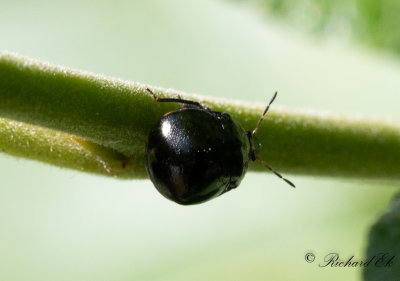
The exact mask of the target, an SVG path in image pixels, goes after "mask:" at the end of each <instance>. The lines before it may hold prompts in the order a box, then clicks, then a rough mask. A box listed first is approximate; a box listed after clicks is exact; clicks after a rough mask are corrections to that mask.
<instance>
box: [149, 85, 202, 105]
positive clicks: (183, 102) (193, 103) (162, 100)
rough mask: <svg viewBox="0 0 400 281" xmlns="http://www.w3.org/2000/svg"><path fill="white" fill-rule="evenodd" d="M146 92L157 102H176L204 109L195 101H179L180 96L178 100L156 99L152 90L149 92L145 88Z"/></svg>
mask: <svg viewBox="0 0 400 281" xmlns="http://www.w3.org/2000/svg"><path fill="white" fill-rule="evenodd" d="M146 91H147V92H149V93H150V95H151V96H152V97H153V99H154V100H156V101H158V102H177V103H182V104H184V105H185V104H190V105H194V106H197V107H200V108H202V109H206V108H205V107H204V106H203V105H201V104H200V103H199V102H197V101H191V100H184V99H181V98H180V96H179V95H178V98H159V97H157V96H156V95H155V94H154V93H153V91H152V90H150V89H149V88H146Z"/></svg>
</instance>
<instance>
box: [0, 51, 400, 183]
mask: <svg viewBox="0 0 400 281" xmlns="http://www.w3.org/2000/svg"><path fill="white" fill-rule="evenodd" d="M152 89H153V90H154V92H155V93H156V95H158V96H161V97H167V96H168V97H173V96H175V94H176V93H177V92H176V91H170V90H164V89H159V88H154V87H152ZM179 94H180V95H182V97H184V98H189V99H192V100H197V101H200V102H204V103H206V104H207V105H208V106H209V107H210V108H212V109H213V110H217V111H224V112H228V113H229V114H231V115H232V116H234V117H235V118H236V119H237V120H238V121H239V122H240V123H241V124H242V125H243V127H244V128H245V129H247V130H252V129H253V128H254V126H255V124H256V123H257V120H258V119H259V117H260V114H261V113H262V111H263V109H264V106H265V105H261V104H245V103H239V102H234V101H228V100H222V99H215V98H208V97H200V96H196V95H192V96H189V95H186V94H184V93H180V92H179ZM179 106H180V105H179V104H175V103H157V102H156V101H154V100H153V98H152V97H151V96H149V94H148V93H147V92H146V91H145V86H144V85H140V84H137V83H133V82H129V81H122V80H120V79H115V78H108V77H104V76H100V75H95V74H91V73H87V72H82V71H77V70H71V69H69V68H65V67H60V66H54V65H51V64H48V63H45V62H41V61H38V60H33V59H29V58H26V57H23V56H19V55H16V54H13V53H9V52H5V51H1V52H0V117H1V118H2V119H0V150H1V151H4V152H5V153H9V154H12V155H16V156H22V157H26V158H31V159H35V160H39V161H43V162H47V163H50V164H54V165H57V166H60V167H68V168H73V169H77V170H82V171H86V172H94V173H99V174H104V175H108V176H116V177H119V178H143V177H146V172H145V164H144V155H145V144H146V139H147V136H148V134H149V132H150V130H151V128H152V127H153V126H154V124H155V123H156V122H157V121H158V120H159V119H160V118H161V117H162V116H163V114H165V113H166V112H169V111H171V110H174V109H177V108H179ZM257 138H258V140H259V141H260V143H261V145H262V147H261V151H260V157H261V158H262V159H263V160H265V161H266V162H268V163H269V164H271V165H272V166H273V167H274V168H276V169H277V170H279V171H281V172H284V173H293V174H304V175H319V176H339V177H353V178H363V179H365V178H369V179H387V180H399V179H400V127H399V126H396V125H394V124H389V123H386V122H383V121H371V120H367V119H362V120H360V119H352V118H343V117H337V116H334V115H327V114H326V115H323V114H318V113H310V112H297V111H294V110H289V109H282V108H279V107H277V106H276V105H275V104H274V107H273V108H272V109H271V111H270V112H269V113H268V118H266V120H265V121H264V122H263V123H262V126H261V127H260V129H259V131H258V133H257ZM27 143H29V145H27ZM251 169H252V170H258V171H261V170H263V171H267V170H266V169H265V167H262V166H261V165H259V164H255V165H253V166H251Z"/></svg>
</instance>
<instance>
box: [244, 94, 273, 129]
mask: <svg viewBox="0 0 400 281" xmlns="http://www.w3.org/2000/svg"><path fill="white" fill-rule="evenodd" d="M277 95H278V92H275V94H274V96H273V97H272V99H271V100H270V101H269V104H268V105H267V107H266V108H265V110H264V113H263V114H262V116H261V117H260V119H258V122H257V125H256V128H255V129H254V130H253V132H252V133H251V135H252V136H254V135H255V134H256V133H257V131H258V128H259V127H260V124H261V122H262V121H263V120H264V117H265V114H267V112H268V110H269V107H270V106H271V104H272V103H273V102H274V100H275V98H276V96H277Z"/></svg>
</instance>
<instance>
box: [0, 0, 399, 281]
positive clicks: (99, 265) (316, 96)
mask: <svg viewBox="0 0 400 281" xmlns="http://www.w3.org/2000/svg"><path fill="white" fill-rule="evenodd" d="M342 2H344V1H342ZM0 3H1V9H0V48H1V49H6V50H9V51H14V52H18V53H20V54H23V55H27V56H31V57H35V58H40V59H43V60H46V61H50V62H52V63H57V64H63V65H66V66H69V67H73V68H78V69H83V70H88V71H92V72H95V73H102V74H105V75H109V76H115V77H120V78H123V79H130V80H134V81H137V82H141V83H147V84H150V85H155V86H161V87H164V88H175V89H179V90H182V91H186V92H189V93H198V94H202V95H210V96H220V97H227V98H233V99H241V100H246V101H257V102H262V103H264V102H267V101H268V100H269V98H270V97H271V95H272V93H273V92H274V91H275V90H278V91H279V92H280V95H279V97H278V99H277V101H276V102H275V104H274V107H275V106H276V107H279V106H280V105H285V106H289V107H293V108H312V109H315V110H319V111H334V112H338V113H343V114H361V115H366V116H372V117H377V118H386V119H392V120H397V119H398V118H399V115H400V113H399V111H398V104H399V102H400V96H399V95H398V89H399V86H400V79H399V77H400V76H399V74H400V64H399V60H398V58H397V55H396V52H397V51H396V48H395V47H393V48H389V47H388V48H381V49H380V50H385V52H378V51H376V50H378V49H379V48H375V47H374V46H375V45H374V44H366V45H363V46H364V47H361V44H360V43H357V44H353V40H347V39H346V38H349V37H346V36H347V35H346V34H347V33H346V34H345V35H346V36H344V35H343V36H342V35H341V34H339V35H338V33H336V32H332V34H330V33H329V32H328V31H329V30H328V31H327V32H326V33H325V36H324V37H323V38H321V37H314V36H312V35H311V34H310V33H306V32H304V30H303V29H302V28H299V29H298V28H296V25H292V24H291V21H290V20H286V19H287V18H285V16H282V17H281V16H280V15H281V14H280V13H278V12H276V13H274V12H273V13H272V15H271V13H264V12H259V11H260V10H259V9H257V8H256V9H255V8H254V7H255V6H254V5H248V4H247V3H246V2H243V1H241V2H239V3H235V2H234V1H233V2H231V1H218V0H204V1H195V0H185V1H184V0H169V1H162V0H147V1H113V2H111V1H87V0H85V1H48V0H47V1H46V0H39V1H32V2H28V1H18V0H15V1H12V2H11V1H7V2H6V1H2V0H0ZM349 3H350V2H349ZM296 9H299V8H298V7H296ZM272 11H273V10H272ZM295 23H296V21H295ZM349 24H350V25H351V24H352V23H351V22H350V23H349ZM299 30H301V31H299ZM351 30H352V32H353V33H354V32H356V31H357V29H354V30H356V31H354V30H353V29H351ZM360 34H361V31H360ZM330 35H332V36H330ZM356 37H357V36H356ZM356 37H354V38H356ZM371 37H373V36H371ZM351 38H353V37H351ZM360 38H361V37H360ZM358 42H363V41H362V40H361V41H358ZM365 46H367V47H365ZM371 46H373V47H371ZM267 122H268V121H267ZM270 164H271V165H272V166H273V163H270ZM0 168H1V171H2V172H1V175H2V181H1V187H0V280H2V281H3V280H4V281H11V280H18V281H20V280H41V281H43V280H74V281H78V280H82V281H83V280H85V281H88V280H96V281H100V280H107V281H109V280H174V281H178V280H276V281H281V280H294V279H296V280H361V270H359V269H355V268H319V267H318V264H319V263H322V260H323V257H324V256H325V255H326V254H328V253H331V252H337V253H339V254H340V255H341V257H343V258H348V257H350V256H351V255H356V257H357V258H359V259H362V258H363V256H364V251H365V247H366V235H367V234H368V231H369V227H370V225H371V224H372V223H373V222H374V221H375V220H376V219H377V217H378V216H379V215H380V214H381V213H382V212H383V211H384V210H385V209H386V207H387V205H388V202H389V200H390V198H391V197H392V196H393V194H394V193H395V192H396V190H397V188H398V186H396V185H394V184H384V183H377V182H372V183H371V182H366V181H362V180H358V181H356V180H353V181H350V180H341V179H333V178H311V177H306V176H304V177H299V176H295V177H293V176H290V175H288V177H289V178H290V179H291V180H293V181H294V182H295V183H296V185H297V186H298V188H297V189H296V190H292V189H291V188H289V187H288V186H287V185H286V184H285V183H283V182H281V181H280V180H279V179H278V178H276V177H274V176H272V175H270V174H267V173H265V174H264V173H263V174H257V173H249V174H248V175H247V176H246V178H245V179H244V180H243V182H242V184H241V186H240V187H239V188H238V189H237V190H235V191H232V192H229V193H228V194H226V195H224V196H222V197H220V198H218V199H216V200H213V201H210V202H207V203H205V204H203V205H198V206H191V207H183V206H179V205H176V204H174V203H172V202H169V201H167V200H166V199H164V198H163V197H162V196H161V195H160V194H158V192H157V191H156V190H155V188H154V187H153V186H152V184H151V182H150V181H148V180H143V181H119V180H114V179H108V178H103V177H99V176H93V175H86V174H82V173H78V172H75V171H70V170H62V169H59V168H57V167H51V166H47V165H44V164H41V163H37V162H33V161H29V160H24V159H16V158H13V157H10V156H8V155H4V154H0ZM307 252H313V253H314V254H315V256H316V261H315V262H314V263H307V262H306V261H305V258H304V256H305V254H306V253H307Z"/></svg>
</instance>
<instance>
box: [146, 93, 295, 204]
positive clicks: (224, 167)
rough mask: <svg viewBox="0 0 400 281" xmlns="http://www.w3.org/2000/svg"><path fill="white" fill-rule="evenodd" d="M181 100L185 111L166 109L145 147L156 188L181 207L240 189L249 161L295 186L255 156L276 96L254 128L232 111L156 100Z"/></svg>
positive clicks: (196, 104) (186, 102)
mask: <svg viewBox="0 0 400 281" xmlns="http://www.w3.org/2000/svg"><path fill="white" fill-rule="evenodd" d="M146 90H147V91H148V92H149V93H150V94H151V96H152V97H153V98H154V99H155V100H156V101H158V102H177V103H181V104H183V105H184V106H183V108H182V109H178V110H175V111H171V112H168V113H166V114H165V115H164V116H163V117H162V118H161V119H160V121H158V123H157V124H156V125H155V126H154V128H153V129H152V130H151V132H150V134H149V137H148V139H147V145H146V170H147V173H148V174H149V177H150V179H151V181H152V182H153V184H154V185H155V187H156V188H157V189H158V191H159V192H160V193H161V194H162V195H164V196H165V197H166V198H168V199H170V200H172V201H174V202H176V203H178V204H182V205H190V204H197V203H201V202H204V201H207V200H209V199H211V198H214V197H217V196H219V195H221V194H222V193H225V192H227V191H229V190H231V189H232V188H235V187H237V186H238V185H239V184H240V182H241V180H242V179H243V177H244V175H245V173H246V171H247V167H248V164H249V162H250V161H255V160H256V159H257V160H259V161H261V162H262V163H263V164H264V165H265V166H266V167H267V168H268V169H270V170H271V171H272V172H273V173H275V174H276V175H277V176H278V177H280V178H282V179H283V180H285V181H286V182H287V183H289V184H290V185H291V186H293V187H295V186H294V184H293V183H292V182H290V181H289V180H287V179H285V178H283V177H282V176H281V175H280V174H279V173H277V172H276V171H274V170H273V169H272V168H271V167H270V166H269V165H268V164H267V163H265V162H263V161H262V160H261V159H259V158H257V154H258V151H259V143H258V141H257V139H256V137H255V134H256V133H257V130H258V127H259V126H260V124H261V121H262V120H263V119H264V116H265V114H266V113H267V111H268V109H269V107H270V105H271V104H272V102H273V101H274V99H275V98H276V95H277V93H275V95H274V96H273V97H272V99H271V101H270V102H269V104H268V106H267V107H266V109H265V110H264V113H263V115H262V117H261V118H260V119H259V120H258V122H257V125H256V128H255V129H254V130H253V132H249V131H246V130H245V129H243V127H242V126H241V125H240V124H239V123H238V122H237V121H236V120H235V119H233V118H232V117H231V116H230V115H229V114H227V113H223V112H218V111H213V110H210V109H209V108H207V107H205V106H203V105H201V104H200V103H198V102H195V101H190V100H184V99H181V98H180V97H179V96H178V98H158V97H156V96H155V94H154V93H153V92H152V91H151V90H150V89H149V88H146Z"/></svg>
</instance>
